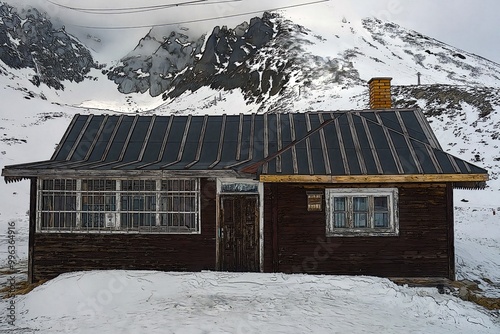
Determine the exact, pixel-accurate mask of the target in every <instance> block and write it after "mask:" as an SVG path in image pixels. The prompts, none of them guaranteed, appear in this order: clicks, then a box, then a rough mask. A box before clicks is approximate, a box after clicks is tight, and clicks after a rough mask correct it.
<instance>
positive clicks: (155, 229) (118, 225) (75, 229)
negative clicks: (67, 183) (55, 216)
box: [37, 177, 201, 234]
mask: <svg viewBox="0 0 500 334" xmlns="http://www.w3.org/2000/svg"><path fill="white" fill-rule="evenodd" d="M61 179H64V180H76V190H71V191H66V190H60V191H59V190H58V191H54V190H44V189H43V182H44V181H46V180H55V178H38V182H37V183H38V184H37V232H41V233H155V234H201V191H200V179H199V178H169V179H153V178H133V179H130V178H127V179H118V178H104V177H102V178H99V177H94V178H84V179H86V180H112V181H115V182H116V190H114V191H109V190H108V191H103V194H109V193H114V194H115V196H116V203H115V204H116V208H115V210H114V211H112V212H111V211H109V212H108V211H103V212H102V213H103V214H106V213H113V214H114V216H115V219H116V221H115V228H102V229H101V228H86V227H85V228H84V227H82V214H83V213H87V211H83V210H82V207H83V203H82V196H83V195H85V194H86V193H88V192H86V191H83V190H82V180H84V179H76V178H73V179H72V178H61ZM135 180H148V181H155V184H156V186H155V190H151V191H142V192H141V193H144V194H146V193H147V194H151V195H152V196H155V197H156V204H155V210H154V211H153V210H152V211H144V212H143V211H141V213H151V214H153V215H155V217H156V220H155V221H156V225H152V226H145V227H141V228H137V229H135V228H133V229H129V228H128V227H127V226H124V225H123V222H121V219H120V218H121V215H122V213H123V214H127V213H128V212H125V211H123V210H122V208H121V196H122V194H127V193H129V192H128V191H125V190H122V189H121V182H122V181H135ZM168 180H189V181H195V189H194V190H191V191H170V190H168V191H164V190H162V181H168ZM46 192H47V193H61V194H63V195H64V194H72V195H76V210H75V211H72V212H75V213H76V219H75V222H74V226H71V227H70V228H67V229H60V228H44V227H42V212H45V211H42V209H43V207H42V206H43V195H44V193H46ZM98 192H99V191H92V193H98ZM130 193H135V192H134V191H132V192H130ZM177 193H178V194H179V196H187V194H188V193H189V196H191V197H192V195H193V194H194V196H195V210H194V211H193V212H192V213H194V214H195V224H196V230H181V229H179V228H177V229H175V228H173V227H171V228H168V227H165V226H163V225H161V222H160V215H162V214H168V213H172V212H168V211H162V210H161V208H160V198H161V197H162V196H168V194H177ZM50 212H54V213H56V212H58V211H56V210H53V211H52V210H51V211H50ZM50 212H49V213H50ZM174 213H179V214H186V212H174Z"/></svg>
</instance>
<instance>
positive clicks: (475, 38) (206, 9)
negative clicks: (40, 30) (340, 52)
mask: <svg viewBox="0 0 500 334" xmlns="http://www.w3.org/2000/svg"><path fill="white" fill-rule="evenodd" d="M6 1H7V2H9V3H16V2H17V3H18V2H24V3H28V4H30V5H33V6H36V7H38V8H42V9H43V10H44V11H46V12H47V13H48V14H49V15H50V16H51V17H55V16H58V17H61V18H62V19H63V20H64V21H65V23H66V25H67V29H68V30H70V28H69V26H70V23H76V24H79V25H89V26H102V27H121V26H141V25H143V26H147V25H150V24H164V23H174V22H181V21H186V20H198V19H206V18H217V17H218V18H221V17H225V16H232V15H237V14H241V13H249V12H255V11H259V10H269V9H273V8H277V7H282V6H290V5H296V4H304V3H311V2H318V3H316V4H311V5H308V6H305V7H301V8H300V9H295V11H297V10H301V11H302V12H303V13H304V15H308V16H309V17H310V19H311V20H312V21H314V20H317V19H318V17H323V18H324V17H325V15H324V13H325V12H328V11H332V12H337V13H338V12H345V13H346V15H351V16H353V15H359V17H360V18H361V17H366V16H375V17H377V18H381V19H384V20H389V21H393V22H395V23H397V24H399V25H401V26H403V27H406V28H410V29H413V30H416V31H418V32H420V33H422V34H424V35H428V36H430V37H433V38H436V39H438V40H440V41H442V42H445V43H448V44H450V45H452V46H455V47H458V48H461V49H464V50H466V51H469V52H473V53H476V54H478V55H480V56H483V57H485V58H488V59H490V60H493V61H495V62H497V63H500V20H499V18H498V16H499V13H500V1H498V0H418V1H414V0H413V1H411V0H349V1H348V0H330V1H324V2H321V1H315V0H288V1H286V0H240V1H231V0H199V2H196V0H194V1H193V0H143V1H137V0H134V1H133V0H106V1H102V0H86V1H75V0H6ZM51 2H52V3H51ZM186 2H188V3H192V4H191V5H190V6H174V7H170V8H163V9H162V8H160V7H159V6H164V5H166V4H171V5H175V4H180V3H186ZM193 2H194V3H193ZM210 2H213V4H210V5H208V4H207V3H210ZM53 3H57V4H59V5H62V6H58V5H54V4H53ZM63 6H67V7H78V8H85V9H90V12H87V13H85V12H82V11H75V10H71V9H69V8H65V7H63ZM144 6H157V7H156V8H155V10H153V11H151V10H149V11H139V12H135V13H126V14H125V13H122V14H117V13H118V11H116V10H112V11H110V12H108V13H102V12H100V13H98V12H92V10H94V9H103V8H109V9H124V8H137V7H144ZM125 11H128V12H130V11H137V10H125ZM315 13H316V14H315ZM319 13H321V14H323V15H317V14H319ZM255 15H256V14H253V13H252V14H248V15H246V16H237V17H233V18H226V19H225V21H222V20H220V19H219V20H211V21H205V22H199V23H197V24H196V26H198V27H200V29H206V28H207V27H209V26H210V27H213V26H214V25H220V24H221V22H224V23H226V24H228V25H229V26H231V24H233V23H240V22H241V21H242V20H243V19H248V18H249V17H251V16H255ZM352 19H354V18H352ZM142 30H144V29H142ZM134 31H135V34H139V35H140V34H141V33H142V32H140V30H139V31H138V30H137V29H135V30H134ZM129 32H130V30H129ZM96 33H98V30H96ZM108 33H109V31H108ZM102 34H103V35H104V34H105V33H104V32H103V33H102ZM123 34H124V30H118V31H114V33H113V36H118V37H121V38H122V39H123Z"/></svg>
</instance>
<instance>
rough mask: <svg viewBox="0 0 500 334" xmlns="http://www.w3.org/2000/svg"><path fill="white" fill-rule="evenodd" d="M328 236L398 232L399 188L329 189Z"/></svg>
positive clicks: (327, 193) (327, 195)
mask: <svg viewBox="0 0 500 334" xmlns="http://www.w3.org/2000/svg"><path fill="white" fill-rule="evenodd" d="M325 192H326V206H327V209H326V221H327V227H326V234H327V236H383V235H398V233H399V226H398V211H397V200H398V190H397V189H396V188H365V189H358V188H355V189H326V191H325Z"/></svg>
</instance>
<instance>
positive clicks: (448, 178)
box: [259, 174, 488, 183]
mask: <svg viewBox="0 0 500 334" xmlns="http://www.w3.org/2000/svg"><path fill="white" fill-rule="evenodd" d="M259 180H260V182H269V183H278V182H279V183H381V182H383V183H387V182H397V183H403V182H484V181H488V174H408V175H339V176H337V175H261V176H260V178H259Z"/></svg>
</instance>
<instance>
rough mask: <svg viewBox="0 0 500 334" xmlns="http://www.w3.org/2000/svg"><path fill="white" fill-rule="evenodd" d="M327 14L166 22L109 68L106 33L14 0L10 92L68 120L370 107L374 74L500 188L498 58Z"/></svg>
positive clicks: (0, 20) (3, 17)
mask: <svg viewBox="0 0 500 334" xmlns="http://www.w3.org/2000/svg"><path fill="white" fill-rule="evenodd" d="M325 15H328V20H324V19H323V18H318V22H320V21H321V22H328V24H327V25H323V26H322V25H320V24H311V22H304V21H302V20H301V18H300V17H298V16H293V15H292V14H290V13H288V12H287V11H282V12H280V14H277V13H264V14H263V15H262V16H260V17H254V18H252V19H250V20H248V21H243V22H241V23H240V24H236V25H234V27H232V28H230V27H227V26H217V25H216V26H215V27H213V28H212V29H210V30H208V31H206V33H205V34H202V33H198V32H197V31H198V30H193V29H191V28H190V27H188V26H186V27H175V26H167V27H160V26H156V27H154V28H151V29H150V30H149V32H147V33H146V35H144V36H143V37H142V38H141V39H140V40H139V41H138V42H137V44H136V45H135V47H134V48H133V49H132V50H131V51H130V52H129V53H128V54H126V55H125V56H123V55H116V61H115V62H111V63H109V64H100V63H99V59H101V58H102V55H101V54H100V52H99V51H98V50H100V49H101V48H102V47H103V46H102V45H100V46H99V47H97V48H96V47H95V46H96V43H101V38H100V36H97V34H96V33H92V34H88V35H87V36H91V38H87V39H85V38H83V39H81V40H78V39H77V38H76V37H74V36H72V35H71V34H70V33H68V32H66V30H65V29H64V27H59V28H55V25H54V24H53V23H52V22H51V21H50V19H49V18H47V17H46V16H45V15H44V14H41V13H40V12H39V11H37V10H36V9H33V8H32V9H24V10H16V9H15V8H12V7H11V6H9V5H8V4H5V3H4V4H1V5H0V60H1V61H0V83H2V86H3V87H4V90H3V92H2V93H1V94H3V95H2V96H3V97H5V98H8V99H11V98H13V97H11V96H16V97H15V98H23V99H26V100H30V101H31V102H32V107H30V108H31V109H33V110H36V109H40V108H42V107H41V105H40V103H42V102H41V101H43V100H46V101H45V102H44V105H45V106H46V107H43V108H42V109H44V110H45V109H50V108H48V107H49V106H54V108H55V109H56V110H57V113H62V114H63V115H67V116H64V117H63V118H65V117H70V116H71V114H72V113H74V112H76V111H78V112H83V113H85V112H90V111H89V110H90V109H88V108H92V112H98V113H99V112H108V113H109V112H134V113H138V112H143V113H159V114H161V113H176V114H185V113H190V114H206V113H240V112H243V113H245V112H291V111H309V110H339V109H362V108H366V107H367V104H368V98H367V87H366V86H367V85H366V82H367V81H368V80H369V79H370V78H371V77H374V76H391V77H393V78H394V79H393V85H394V86H393V89H392V92H393V100H394V106H396V107H420V108H422V109H423V110H424V112H425V113H426V115H427V116H428V118H429V121H430V122H431V124H432V126H433V128H434V131H435V132H436V133H437V136H438V137H439V139H440V140H441V142H442V143H443V145H444V146H445V147H446V149H447V150H449V151H450V153H452V154H456V155H459V156H461V157H462V158H464V159H467V160H469V161H472V162H475V163H477V164H480V165H481V166H482V167H485V168H487V169H488V170H490V172H491V179H492V181H490V182H489V185H490V186H492V187H499V188H500V180H499V179H498V178H499V176H500V153H499V150H498V147H499V145H500V142H499V141H500V138H499V137H500V129H499V125H498V124H500V117H499V114H498V112H499V110H500V93H499V88H500V65H499V64H496V63H494V62H491V61H489V60H487V59H484V58H482V57H480V56H477V55H475V54H472V53H469V52H466V51H464V50H460V49H457V48H455V47H453V46H450V45H447V44H445V43H443V42H440V41H438V40H436V39H433V38H431V37H428V36H424V35H422V34H420V33H418V32H415V31H412V30H408V29H405V28H403V27H400V26H398V25H396V24H394V23H391V22H385V21H381V20H378V19H376V18H364V19H359V18H347V17H345V16H343V15H342V14H341V13H336V15H333V16H332V15H331V13H327V14H325ZM306 23H308V25H306ZM123 38H126V37H125V36H124V37H123ZM102 40H106V39H105V38H103V39H102ZM86 44H87V45H89V46H88V47H87V46H86ZM96 50H97V51H96ZM106 58H109V56H107V57H106ZM417 73H419V79H418V80H420V84H417ZM13 91H15V92H13ZM4 100H5V99H4ZM56 106H57V107H56ZM75 108H76V109H75ZM6 131H7V132H9V131H8V129H6ZM62 131H63V130H62V129H60V130H58V135H59V137H60V136H61V135H62V133H60V132H62ZM11 138H14V139H15V140H10V139H11ZM6 139H9V143H19V144H16V145H23V142H22V139H24V138H17V137H16V136H15V135H10V134H4V136H3V137H0V140H6ZM57 139H58V138H57ZM19 140H21V141H19Z"/></svg>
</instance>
